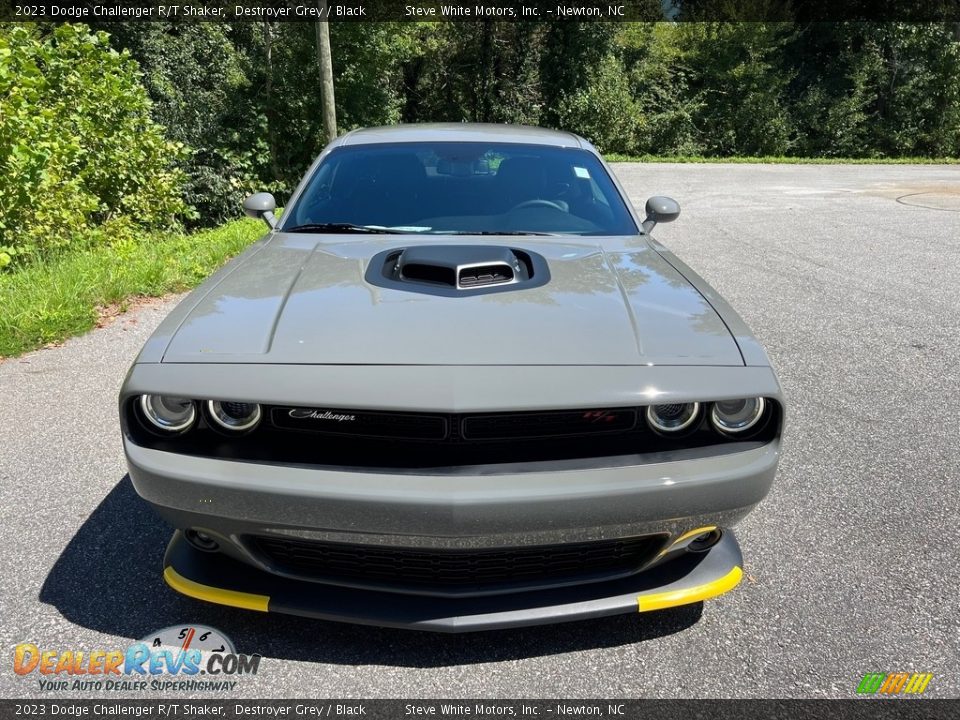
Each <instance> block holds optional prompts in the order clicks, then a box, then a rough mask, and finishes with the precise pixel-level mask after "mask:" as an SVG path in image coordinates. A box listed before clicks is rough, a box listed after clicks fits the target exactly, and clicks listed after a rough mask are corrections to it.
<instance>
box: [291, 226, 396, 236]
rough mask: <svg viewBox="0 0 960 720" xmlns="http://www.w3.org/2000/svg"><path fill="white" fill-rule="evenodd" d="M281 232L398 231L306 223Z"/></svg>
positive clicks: (393, 232)
mask: <svg viewBox="0 0 960 720" xmlns="http://www.w3.org/2000/svg"><path fill="white" fill-rule="evenodd" d="M281 232H287V233H377V234H381V235H394V234H397V233H398V232H399V231H398V230H389V229H388V228H382V227H371V226H370V225H354V224H353V223H305V224H304V225H294V226H293V227H290V228H286V227H285V228H283V230H282V231H281Z"/></svg>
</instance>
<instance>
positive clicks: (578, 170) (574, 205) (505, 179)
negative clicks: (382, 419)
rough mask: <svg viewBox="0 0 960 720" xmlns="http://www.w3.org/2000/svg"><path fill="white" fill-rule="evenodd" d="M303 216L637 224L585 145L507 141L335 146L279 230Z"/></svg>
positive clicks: (481, 227) (415, 223)
mask: <svg viewBox="0 0 960 720" xmlns="http://www.w3.org/2000/svg"><path fill="white" fill-rule="evenodd" d="M311 224H336V225H339V224H349V225H361V226H370V227H376V228H389V229H393V230H396V231H398V232H419V233H443V234H448V233H450V234H456V233H551V234H553V233H558V234H573V235H632V234H636V232H637V227H636V225H635V223H634V222H633V220H632V218H631V215H630V212H629V210H628V209H627V207H626V206H625V204H624V201H623V199H622V198H621V196H620V194H619V192H618V191H617V189H616V186H615V185H614V184H613V181H612V180H611V179H610V177H609V175H608V174H607V171H606V170H605V168H604V167H603V165H602V164H601V163H600V162H599V161H598V159H597V158H596V157H595V156H594V155H593V154H592V153H590V152H587V151H586V150H581V149H578V148H560V147H550V146H543V145H521V144H512V143H500V144H494V143H454V142H439V143H396V144H376V145H356V146H346V147H339V148H336V149H335V150H333V151H332V152H331V153H330V154H329V155H327V157H326V158H324V160H323V161H322V162H321V163H320V165H319V166H318V167H317V168H316V170H315V171H314V173H313V175H312V177H311V178H310V180H309V182H308V183H307V186H306V189H305V190H304V192H303V193H302V195H301V196H300V198H299V199H298V200H297V202H296V204H295V206H294V207H293V208H292V209H291V210H290V212H289V213H287V214H285V220H284V223H283V229H288V230H289V229H291V228H293V227H295V226H301V225H311Z"/></svg>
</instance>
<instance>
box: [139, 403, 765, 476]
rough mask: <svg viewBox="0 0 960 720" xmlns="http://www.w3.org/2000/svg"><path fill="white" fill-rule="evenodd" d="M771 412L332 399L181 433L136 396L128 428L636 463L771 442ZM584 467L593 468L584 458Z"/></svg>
mask: <svg viewBox="0 0 960 720" xmlns="http://www.w3.org/2000/svg"><path fill="white" fill-rule="evenodd" d="M767 405H768V407H769V410H768V411H767V413H766V416H765V419H764V420H763V421H762V422H761V423H759V424H758V425H757V426H756V428H755V429H754V430H753V431H752V433H751V434H750V436H749V437H748V438H734V437H726V436H721V435H719V434H718V433H717V432H716V431H715V430H714V429H713V428H712V427H711V425H710V422H709V420H708V419H707V413H706V412H701V413H700V418H699V420H698V421H697V422H696V423H695V424H694V425H693V426H691V427H690V428H689V429H688V430H687V431H685V432H683V433H677V434H676V436H667V435H664V434H657V433H655V432H654V431H653V430H651V429H650V428H649V427H648V425H647V423H646V422H645V420H644V419H643V412H644V410H645V408H642V407H640V408H637V407H613V408H603V407H601V408H582V409H564V410H550V411H522V412H496V413H440V412H394V411H385V410H357V409H349V408H347V409H343V408H328V407H294V406H289V405H288V406H278V405H265V406H263V416H264V417H263V421H262V422H261V423H260V424H259V425H258V426H257V427H256V428H255V429H254V430H252V431H251V432H249V433H246V434H244V435H242V436H236V437H233V436H230V435H225V434H224V433H221V432H216V431H215V430H212V429H211V428H210V427H209V424H208V423H207V421H206V419H205V418H204V417H201V419H200V421H199V422H198V423H197V426H196V427H195V428H194V429H192V430H190V431H189V432H187V433H184V434H182V435H176V436H168V437H165V436H159V435H157V434H156V433H153V432H150V431H149V428H148V427H147V425H146V423H145V422H144V421H143V420H142V419H140V420H139V421H137V422H132V423H131V422H128V420H129V419H131V418H133V419H136V418H137V417H138V415H137V413H138V409H137V405H136V402H134V401H131V402H129V403H127V408H126V413H125V414H124V423H125V431H126V432H128V433H129V434H130V435H131V437H132V439H133V440H134V441H135V442H136V443H137V444H139V445H143V446H145V447H150V448H154V449H156V450H162V451H166V452H175V453H180V454H185V455H196V456H201V457H217V458H223V459H226V460H247V461H251V462H262V463H293V464H303V465H311V466H322V467H329V468H343V469H345V470H348V471H351V470H364V471H367V472H370V471H373V472H377V471H387V472H392V473H405V472H435V473H439V474H455V473H456V472H458V471H460V470H459V469H460V468H463V469H467V470H466V471H467V472H473V470H472V469H473V468H476V467H479V466H483V467H487V468H491V467H492V466H499V468H498V470H497V471H498V472H526V471H529V470H530V467H531V464H534V463H551V464H553V463H565V462H567V461H572V462H574V463H578V462H580V461H593V460H594V459H602V461H601V462H598V463H597V464H596V465H593V466H592V467H601V466H604V465H603V462H606V461H609V462H616V463H624V462H627V463H634V462H639V461H640V456H642V455H644V454H646V453H654V452H664V451H673V450H682V449H687V448H697V447H706V446H714V445H721V444H725V443H732V442H737V441H742V440H744V439H746V440H750V441H754V442H755V441H760V442H769V441H770V440H771V439H773V437H775V435H776V433H777V430H778V428H779V406H778V405H777V404H776V403H773V402H771V403H768V404H767ZM579 467H584V465H582V464H580V465H579Z"/></svg>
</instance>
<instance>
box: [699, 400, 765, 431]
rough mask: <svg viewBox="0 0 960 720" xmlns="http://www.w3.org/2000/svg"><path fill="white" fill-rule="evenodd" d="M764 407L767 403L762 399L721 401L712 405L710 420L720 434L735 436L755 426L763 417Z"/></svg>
mask: <svg viewBox="0 0 960 720" xmlns="http://www.w3.org/2000/svg"><path fill="white" fill-rule="evenodd" d="M766 407H767V403H766V401H765V400H764V399H763V398H742V399H739V400H721V401H719V402H715V403H714V404H713V410H712V411H711V412H710V420H711V421H712V422H713V426H714V427H715V428H716V429H717V430H719V431H720V432H722V433H728V434H733V435H736V434H737V433H742V432H745V431H747V430H749V429H750V428H752V427H753V426H754V425H756V424H757V423H758V422H759V421H760V418H761V417H763V411H764V410H765V409H766Z"/></svg>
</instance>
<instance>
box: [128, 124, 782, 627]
mask: <svg viewBox="0 0 960 720" xmlns="http://www.w3.org/2000/svg"><path fill="white" fill-rule="evenodd" d="M245 208H246V210H247V212H248V214H251V215H255V216H259V217H262V218H263V219H264V220H266V221H267V223H268V225H269V226H270V231H269V233H268V234H267V235H266V236H265V237H264V238H263V239H261V240H260V241H259V242H257V243H256V244H255V245H253V246H252V247H251V248H249V249H248V250H247V251H246V252H245V253H243V254H242V255H240V256H239V257H237V258H236V259H234V260H233V261H232V262H230V263H228V264H227V265H226V266H225V267H223V268H222V269H221V270H220V271H219V272H218V273H216V274H215V275H214V276H213V277H211V278H210V279H209V280H207V281H206V282H205V283H203V284H202V285H201V286H200V287H198V288H197V289H196V290H195V291H194V292H192V293H191V294H190V295H189V296H188V297H187V298H186V299H185V300H183V301H182V302H181V303H180V304H179V305H178V306H177V308H176V309H175V310H173V312H171V313H170V315H169V316H168V317H167V318H166V319H165V320H164V321H163V322H162V323H161V324H160V326H159V328H158V329H157V330H156V332H155V333H154V334H153V335H152V337H150V339H149V340H148V341H147V343H146V345H145V346H144V348H143V350H142V351H141V353H140V355H139V356H138V358H137V359H136V362H135V363H134V364H133V366H132V367H131V369H130V372H129V374H128V376H127V378H126V381H125V383H124V385H123V388H122V390H121V394H120V415H121V421H122V423H121V424H122V428H123V442H124V448H125V451H126V456H127V462H128V465H129V469H130V476H131V478H132V480H133V484H134V487H135V488H136V490H137V492H138V493H139V494H140V495H141V496H142V497H143V498H144V499H146V500H147V501H148V502H149V503H151V504H152V505H153V506H154V507H155V508H156V509H157V510H158V511H159V513H160V514H161V515H162V516H163V517H164V518H166V519H167V520H168V521H169V522H170V523H172V524H173V525H174V526H175V527H176V528H177V529H176V532H175V533H174V536H173V539H172V540H171V542H170V545H169V547H168V549H167V553H166V556H165V559H164V568H163V573H164V577H165V579H166V581H167V583H168V584H169V585H170V586H172V587H173V588H174V589H175V590H178V591H180V592H181V593H184V594H186V595H189V596H192V597H195V598H199V599H202V600H208V601H212V602H216V603H223V604H227V605H234V606H239V607H244V608H249V609H254V610H262V611H275V612H284V613H295V614H298V615H305V616H311V617H317V618H326V619H332V620H342V621H348V622H358V623H371V624H377V625H391V626H402V627H412V628H421V629H430V630H440V631H466V630H482V629H487V628H499V627H509V626H519V625H532V624H537V623H546V622H557V621H564V620H575V619H579V618H588V617H595V616H602V615H611V614H615V613H626V612H638V611H639V612H643V611H648V610H656V609H659V608H666V607H671V606H675V605H682V604H685V603H694V602H698V601H700V600H703V599H706V598H710V597H713V596H716V595H719V594H721V593H723V592H726V591H728V590H730V589H731V588H733V587H734V586H735V585H736V584H737V583H738V582H739V580H740V577H741V574H742V570H741V567H742V558H741V554H740V549H739V547H738V545H737V541H736V538H735V536H734V534H733V531H732V530H731V527H732V526H734V525H735V524H736V523H737V522H738V521H739V520H740V519H741V518H743V517H744V516H745V515H746V514H747V513H748V512H750V510H751V509H752V508H753V507H754V506H755V505H756V504H757V503H758V502H760V500H761V499H763V497H764V496H765V495H766V494H767V491H768V490H769V488H770V485H771V483H772V481H773V478H774V473H775V471H776V467H777V461H778V457H779V453H780V437H781V431H782V426H783V419H784V401H783V397H782V394H781V390H780V386H779V384H778V381H777V378H776V376H775V374H774V371H773V370H772V368H771V366H770V362H769V361H768V359H767V356H766V354H765V352H764V351H763V349H762V348H761V347H760V345H759V344H758V343H757V341H756V340H755V339H754V338H753V336H752V335H751V333H750V331H749V330H748V329H747V327H746V326H745V324H744V323H743V321H742V320H741V319H740V318H739V317H738V316H737V314H736V313H735V312H734V311H733V310H732V309H731V307H730V306H729V305H728V304H727V303H726V302H725V301H724V300H723V299H722V298H721V297H720V296H719V295H717V293H716V292H715V291H714V290H713V289H712V288H711V287H710V286H709V285H707V284H706V283H705V282H704V281H703V280H702V279H701V278H700V277H698V276H697V275H696V274H695V273H694V272H693V271H692V270H690V268H688V267H687V266H686V265H684V264H683V263H682V262H680V261H679V260H678V259H677V258H676V257H675V256H674V255H672V254H671V253H670V252H669V251H668V250H667V249H666V248H664V247H663V246H661V245H659V244H658V243H657V242H656V241H654V240H653V239H652V238H651V237H650V236H649V231H650V229H651V228H652V227H653V226H654V225H655V224H656V223H657V222H665V221H669V220H673V219H674V218H675V217H676V216H677V215H678V213H679V207H678V206H677V204H676V203H675V202H673V201H672V200H670V199H669V198H664V197H654V198H651V199H650V200H649V201H648V202H647V208H646V210H647V212H646V215H645V217H644V218H641V217H639V216H638V215H637V214H636V213H635V211H634V210H633V209H632V208H631V206H630V204H629V202H628V200H627V199H626V195H625V193H624V191H623V189H622V188H621V187H620V186H619V185H618V184H617V181H616V180H615V178H614V177H613V175H612V174H611V172H610V170H609V169H608V168H607V166H606V165H605V164H604V162H603V160H602V159H601V158H600V157H599V155H598V153H597V152H596V150H595V149H594V148H593V147H592V146H591V145H590V144H589V143H587V142H586V141H585V140H583V139H582V138H579V137H577V136H575V135H571V134H568V133H562V132H555V131H548V130H541V129H537V128H529V127H516V126H506V125H466V124H457V125H411V126H397V127H391V128H373V129H368V130H360V131H355V132H352V133H349V134H347V135H345V136H343V137H341V138H339V139H338V140H336V141H335V142H333V143H331V144H330V145H329V146H328V147H327V148H325V149H324V151H323V153H322V154H321V155H320V157H319V158H318V159H317V161H316V162H315V163H314V165H313V166H312V167H311V168H310V170H309V171H308V172H307V174H306V176H305V178H304V180H303V182H302V183H301V184H300V186H299V188H298V189H297V190H296V191H295V193H294V194H293V196H292V198H291V199H290V201H289V203H288V204H287V207H286V211H285V212H284V213H283V216H282V219H280V220H278V219H277V218H276V217H275V216H274V214H273V211H274V209H275V207H274V201H273V198H272V197H271V196H269V195H267V194H263V193H261V194H258V195H254V196H252V197H250V198H248V199H247V201H246V203H245Z"/></svg>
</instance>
